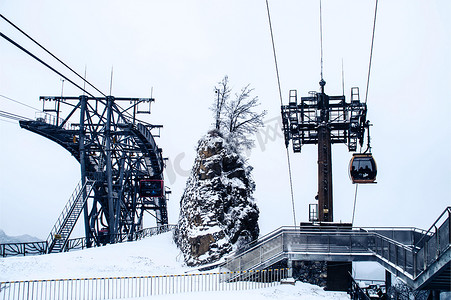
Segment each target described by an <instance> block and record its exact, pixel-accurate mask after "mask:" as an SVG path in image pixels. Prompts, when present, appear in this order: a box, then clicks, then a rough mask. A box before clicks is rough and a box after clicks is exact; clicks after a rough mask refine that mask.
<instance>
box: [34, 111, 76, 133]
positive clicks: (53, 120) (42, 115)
mask: <svg viewBox="0 0 451 300" xmlns="http://www.w3.org/2000/svg"><path fill="white" fill-rule="evenodd" d="M36 121H39V122H44V123H47V124H49V125H53V126H60V125H61V124H63V122H64V119H62V118H57V117H56V116H54V115H52V114H49V113H46V112H37V113H36ZM63 128H64V129H66V130H75V129H76V126H75V125H72V124H70V123H68V122H66V123H64V125H63Z"/></svg>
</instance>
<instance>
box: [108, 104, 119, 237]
mask: <svg viewBox="0 0 451 300" xmlns="http://www.w3.org/2000/svg"><path fill="white" fill-rule="evenodd" d="M106 100H107V116H106V127H105V156H106V158H105V160H106V180H107V193H108V194H107V199H108V229H109V234H110V243H112V244H113V243H114V242H115V235H116V233H117V232H116V220H115V215H114V198H113V170H112V169H113V163H112V159H111V154H112V153H111V152H112V151H111V150H112V149H111V115H112V109H113V101H114V97H113V96H107V97H106Z"/></svg>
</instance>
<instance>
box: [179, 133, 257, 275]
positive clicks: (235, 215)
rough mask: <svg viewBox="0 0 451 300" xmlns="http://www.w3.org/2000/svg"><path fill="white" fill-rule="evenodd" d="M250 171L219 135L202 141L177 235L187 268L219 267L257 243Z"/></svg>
mask: <svg viewBox="0 0 451 300" xmlns="http://www.w3.org/2000/svg"><path fill="white" fill-rule="evenodd" d="M251 170H252V168H251V167H250V166H248V165H247V164H246V162H245V160H244V159H243V158H242V157H241V156H240V155H239V154H238V153H237V151H235V150H234V147H233V146H231V145H230V144H229V143H228V142H227V141H226V139H224V138H223V137H222V135H221V134H220V133H219V132H218V131H211V132H209V133H208V134H207V135H205V136H204V137H203V138H202V139H201V140H200V141H199V144H198V148H197V157H196V159H195V162H194V165H193V168H192V170H191V175H190V177H189V178H188V180H187V183H186V188H185V192H184V194H183V196H182V199H181V200H180V218H179V222H178V226H177V230H176V231H175V235H174V239H175V241H176V243H177V245H178V246H179V248H180V249H181V251H182V253H183V255H184V258H185V262H186V263H187V265H189V266H196V265H202V264H207V263H211V262H215V261H217V260H219V259H220V258H221V257H222V256H223V255H224V254H226V253H229V252H231V251H234V250H239V249H242V248H244V247H245V246H246V245H248V244H249V243H250V242H251V241H253V240H255V239H257V237H258V234H259V227H258V223H257V221H258V215H259V210H258V208H257V205H256V203H255V201H254V199H253V197H252V193H253V191H254V190H255V183H254V181H253V180H252V178H251V174H250V173H251Z"/></svg>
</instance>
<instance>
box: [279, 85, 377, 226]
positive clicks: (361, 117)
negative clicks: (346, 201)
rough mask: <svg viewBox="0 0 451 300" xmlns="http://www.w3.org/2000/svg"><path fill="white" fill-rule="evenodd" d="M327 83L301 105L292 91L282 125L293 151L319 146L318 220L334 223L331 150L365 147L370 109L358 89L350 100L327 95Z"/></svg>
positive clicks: (303, 99)
mask: <svg viewBox="0 0 451 300" xmlns="http://www.w3.org/2000/svg"><path fill="white" fill-rule="evenodd" d="M325 84H326V82H325V81H324V80H321V81H320V87H321V92H310V96H309V97H301V101H300V103H298V97H297V91H296V90H290V94H289V103H288V105H282V107H281V109H282V125H283V133H284V137H285V145H286V147H288V145H289V143H290V141H291V142H292V145H293V152H295V153H299V152H301V147H302V146H303V145H306V144H318V195H317V197H316V198H317V199H318V210H317V211H318V218H317V221H324V222H332V221H333V202H332V149H331V144H334V143H343V144H346V145H347V146H348V149H349V151H356V150H357V144H360V146H362V145H363V140H364V133H365V129H366V128H368V126H370V125H369V122H368V121H367V120H366V113H367V107H366V104H365V103H362V102H360V96H359V88H357V87H354V88H352V89H351V101H350V102H346V99H345V96H344V95H343V96H329V95H326V94H325V93H324V85H325Z"/></svg>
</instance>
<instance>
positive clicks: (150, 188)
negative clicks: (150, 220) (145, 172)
mask: <svg viewBox="0 0 451 300" xmlns="http://www.w3.org/2000/svg"><path fill="white" fill-rule="evenodd" d="M163 195H164V182H163V180H157V179H143V180H140V181H139V196H140V197H163Z"/></svg>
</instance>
